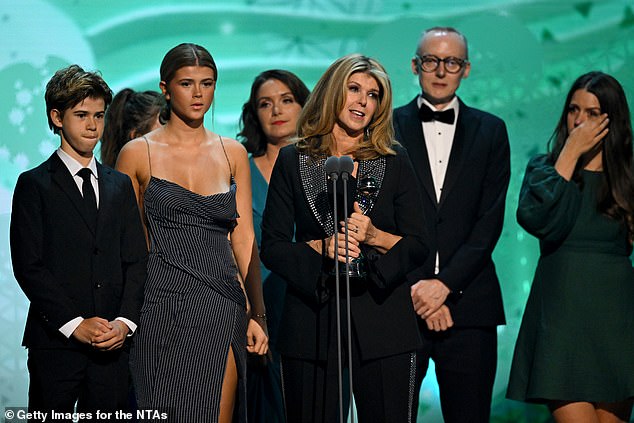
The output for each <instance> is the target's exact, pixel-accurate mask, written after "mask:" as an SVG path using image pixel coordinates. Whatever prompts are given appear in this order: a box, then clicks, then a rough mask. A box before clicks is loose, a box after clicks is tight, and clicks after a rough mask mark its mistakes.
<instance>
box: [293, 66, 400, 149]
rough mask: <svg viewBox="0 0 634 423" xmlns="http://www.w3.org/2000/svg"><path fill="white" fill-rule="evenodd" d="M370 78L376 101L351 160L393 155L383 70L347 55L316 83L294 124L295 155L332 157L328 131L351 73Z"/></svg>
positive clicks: (388, 87)
mask: <svg viewBox="0 0 634 423" xmlns="http://www.w3.org/2000/svg"><path fill="white" fill-rule="evenodd" d="M358 72H362V73H365V74H368V75H370V76H372V77H373V78H374V79H375V80H376V82H377V84H378V85H379V99H378V103H377V108H376V111H375V112H374V115H373V116H372V120H371V121H370V124H369V125H368V126H367V127H366V129H365V132H366V136H364V137H363V140H362V141H361V142H360V143H359V148H358V149H357V150H356V151H355V152H354V156H355V158H356V159H359V160H371V159H375V158H377V157H379V156H385V155H390V154H396V153H395V151H394V150H393V149H392V146H393V145H395V144H396V141H394V126H393V124H392V85H391V83H390V79H389V77H388V75H387V72H386V71H385V68H384V67H383V66H382V65H381V64H380V63H379V62H377V61H376V60H374V59H372V58H369V57H367V56H363V55H361V54H349V55H347V56H344V57H341V58H339V59H337V60H336V61H335V62H334V63H333V64H332V65H330V67H328V69H327V70H326V72H324V74H323V75H322V77H321V78H320V79H319V81H318V82H317V85H316V86H315V88H314V89H313V91H312V93H311V94H310V96H309V97H308V101H307V102H306V104H305V105H304V108H303V109H302V113H301V114H300V116H299V119H298V121H297V139H296V140H295V142H296V145H297V148H298V150H299V151H301V152H303V153H306V154H308V155H310V156H311V157H318V156H324V155H326V156H327V155H329V154H331V153H332V145H333V142H334V139H333V136H332V130H333V128H334V126H335V122H336V119H337V117H338V116H339V113H340V112H341V110H342V109H343V107H344V103H345V101H346V92H347V88H346V85H347V83H348V79H349V78H350V76H351V75H352V74H354V73H358Z"/></svg>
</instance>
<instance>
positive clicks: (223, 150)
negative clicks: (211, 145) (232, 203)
mask: <svg viewBox="0 0 634 423" xmlns="http://www.w3.org/2000/svg"><path fill="white" fill-rule="evenodd" d="M218 138H220V145H222V152H223V153H225V158H226V159H227V164H228V165H229V174H230V175H231V178H232V179H233V171H232V170H231V162H230V161H229V156H228V155H227V150H225V143H224V142H223V141H222V136H220V135H218Z"/></svg>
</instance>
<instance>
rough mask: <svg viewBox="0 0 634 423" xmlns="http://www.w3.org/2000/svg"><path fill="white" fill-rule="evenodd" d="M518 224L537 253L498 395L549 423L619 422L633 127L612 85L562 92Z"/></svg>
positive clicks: (629, 319)
mask: <svg viewBox="0 0 634 423" xmlns="http://www.w3.org/2000/svg"><path fill="white" fill-rule="evenodd" d="M517 219H518V221H519V223H520V225H521V226H522V227H523V228H524V229H526V231H527V232H529V233H530V234H532V235H534V236H536V237H537V238H538V239H539V240H540V251H541V255H540V258H539V262H538V264H537V269H536V271H535V278H534V280H533V285H532V287H531V292H530V295H529V298H528V303H527V305H526V310H525V312H524V317H523V320H522V325H521V328H520V332H519V335H518V339H517V344H516V346H515V354H514V357H513V364H512V367H511V375H510V378H509V387H508V391H507V397H508V398H511V399H515V400H520V401H526V402H539V403H545V404H546V405H547V406H548V407H549V409H550V411H551V412H552V414H553V418H554V420H555V421H556V422H558V423H561V422H575V423H577V422H608V421H610V422H612V421H614V422H619V421H620V422H627V421H629V418H630V414H631V411H632V403H633V400H634V270H633V269H632V263H631V261H630V259H629V255H630V253H631V252H632V239H633V235H634V177H633V175H632V127H631V121H630V113H629V109H628V105H627V100H626V98H625V93H624V91H623V88H622V87H621V85H620V84H619V83H618V81H616V79H614V78H613V77H611V76H609V75H606V74H604V73H601V72H590V73H587V74H585V75H582V76H580V77H579V78H578V79H577V80H576V81H575V82H574V83H573V85H572V88H571V89H570V92H569V93H568V97H567V98H566V103H565V105H564V110H563V112H562V114H561V118H560V120H559V123H558V125H557V127H556V129H555V132H554V134H553V137H552V139H551V149H550V153H549V154H547V155H542V156H537V157H535V158H533V159H532V160H531V161H530V163H529V164H528V168H527V170H526V174H525V176H524V182H523V184H522V189H521V193H520V199H519V205H518V210H517Z"/></svg>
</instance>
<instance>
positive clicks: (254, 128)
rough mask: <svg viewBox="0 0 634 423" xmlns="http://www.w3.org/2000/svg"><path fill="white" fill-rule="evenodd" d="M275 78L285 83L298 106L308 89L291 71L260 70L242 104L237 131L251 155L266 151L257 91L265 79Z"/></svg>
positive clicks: (308, 92)
mask: <svg viewBox="0 0 634 423" xmlns="http://www.w3.org/2000/svg"><path fill="white" fill-rule="evenodd" d="M271 79H275V80H277V81H280V82H281V83H283V84H284V85H286V86H287V87H288V88H289V89H290V90H291V94H293V97H295V101H296V102H297V103H299V105H300V106H302V107H304V104H306V99H307V98H308V94H310V91H309V90H308V88H307V87H306V85H305V84H304V83H303V82H302V80H301V79H299V78H298V77H297V75H295V74H294V73H292V72H289V71H286V70H280V69H271V70H267V71H264V72H262V73H261V74H259V75H258V76H256V77H255V79H254V80H253V84H251V94H250V95H249V99H248V100H247V102H246V103H244V105H243V106H242V114H241V115H240V123H239V125H240V132H238V139H239V140H240V141H242V144H244V146H245V148H246V149H247V151H248V152H249V153H251V154H252V155H253V157H258V156H262V155H264V153H265V152H266V144H267V142H268V141H267V139H266V135H265V134H264V131H263V130H262V124H261V123H260V119H259V118H258V104H257V101H258V91H259V90H260V87H261V86H262V84H264V83H265V82H266V81H268V80H271Z"/></svg>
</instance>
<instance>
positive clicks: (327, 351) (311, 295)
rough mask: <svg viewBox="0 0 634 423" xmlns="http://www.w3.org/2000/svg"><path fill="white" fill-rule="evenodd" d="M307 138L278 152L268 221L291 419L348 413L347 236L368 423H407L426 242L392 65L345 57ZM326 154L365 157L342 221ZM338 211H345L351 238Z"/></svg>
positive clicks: (327, 80) (357, 372)
mask: <svg viewBox="0 0 634 423" xmlns="http://www.w3.org/2000/svg"><path fill="white" fill-rule="evenodd" d="M297 136H298V140H297V142H296V143H295V144H294V145H289V146H287V147H284V148H282V149H281V150H280V154H279V157H278V159H277V161H276V163H275V166H274V168H273V173H272V175H271V183H270V186H269V193H268V197H267V200H266V207H265V211H264V218H263V221H262V250H261V257H262V261H263V263H264V264H265V265H266V266H267V267H268V268H269V269H271V271H273V272H276V273H278V274H279V275H280V276H282V277H283V278H284V280H285V281H286V283H287V290H286V296H285V300H284V314H283V317H282V322H281V325H280V333H279V340H278V344H277V346H278V349H279V352H280V354H281V357H282V358H281V362H282V370H283V371H282V379H283V389H284V399H285V406H286V416H287V419H288V421H289V422H336V421H339V417H338V416H339V412H338V411H339V410H338V405H339V401H338V396H339V392H340V390H339V387H338V371H337V367H338V365H337V362H338V359H337V356H338V347H337V323H336V320H337V319H336V315H337V313H336V307H337V303H338V301H337V296H339V295H343V294H344V293H345V290H342V291H341V292H338V291H337V290H336V284H335V277H334V276H333V273H332V271H333V267H334V264H335V260H338V261H340V262H342V267H344V264H343V263H345V261H346V255H345V249H344V247H345V246H346V245H347V247H348V249H349V257H351V258H355V259H358V258H359V256H360V255H361V253H362V254H363V256H364V257H365V261H364V264H365V266H366V269H365V274H363V272H360V273H359V274H358V276H359V277H358V278H354V279H352V280H351V282H350V284H351V301H350V302H351V304H350V312H351V317H352V327H351V328H350V331H349V332H350V338H348V331H346V330H343V331H342V332H343V333H342V335H343V342H342V346H345V345H348V343H347V342H348V339H349V340H350V343H351V348H352V356H351V357H346V355H345V351H346V350H347V349H346V347H342V349H343V350H344V356H343V359H344V362H347V361H348V358H350V359H351V361H352V369H350V370H351V371H352V375H353V382H354V383H353V391H354V395H355V404H356V409H357V410H358V415H359V421H360V422H363V421H367V422H370V421H409V418H410V416H411V412H412V410H411V406H412V403H413V395H414V385H413V381H414V380H415V379H414V376H415V351H416V349H417V348H418V347H420V345H421V339H420V332H419V329H418V318H417V316H416V313H415V311H414V308H413V306H412V300H411V296H410V284H409V283H408V281H407V277H406V276H407V274H408V273H409V272H410V271H412V270H414V269H415V268H417V267H418V266H421V265H422V264H423V262H424V261H425V259H426V256H427V248H426V247H425V245H424V243H423V241H422V233H423V230H424V229H423V228H424V226H423V224H424V221H423V219H422V217H421V216H420V210H422V204H421V198H420V192H419V191H418V188H417V184H416V177H415V175H414V171H413V169H412V166H411V164H410V162H409V159H408V157H407V155H406V153H405V151H404V150H403V149H402V148H401V147H400V146H399V145H398V144H397V143H396V142H395V141H394V129H393V126H392V89H391V84H390V81H389V78H388V76H387V74H386V72H385V69H384V68H383V66H381V65H380V64H379V63H378V62H377V61H376V60H374V59H371V58H368V57H366V56H362V55H359V54H351V55H348V56H344V57H342V58H340V59H338V60H336V61H335V62H334V63H333V64H332V65H331V66H330V67H329V68H328V69H327V70H326V72H325V73H324V74H323V76H322V77H321V78H320V80H319V82H318V83H317V85H316V86H315V89H314V91H313V92H312V93H311V95H310V96H309V98H308V101H307V102H306V105H305V106H304V109H303V110H302V113H301V115H300V117H299V121H298V135H297ZM328 156H339V157H343V156H347V157H349V158H351V159H354V160H355V162H354V167H353V169H352V171H351V172H350V173H351V175H350V178H349V179H350V181H349V185H350V190H351V192H352V193H353V194H352V196H351V197H352V199H351V201H350V204H351V205H352V204H353V210H351V211H350V214H347V215H344V216H342V217H341V220H339V219H338V217H334V216H333V211H332V208H331V204H330V201H329V194H328V185H329V184H330V182H328V181H327V179H326V173H325V162H326V159H327V157H328ZM333 219H337V220H336V221H337V223H340V222H341V223H343V220H344V219H347V221H348V228H349V234H348V237H346V236H345V233H344V230H343V229H342V230H341V231H338V230H335V229H334V228H333ZM335 239H337V241H338V247H339V249H338V250H335ZM342 278H343V277H342ZM344 302H345V301H342V303H344ZM343 320H345V314H344V319H343ZM344 326H345V324H344ZM346 367H347V366H346ZM344 398H345V396H344ZM344 402H345V399H344Z"/></svg>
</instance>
